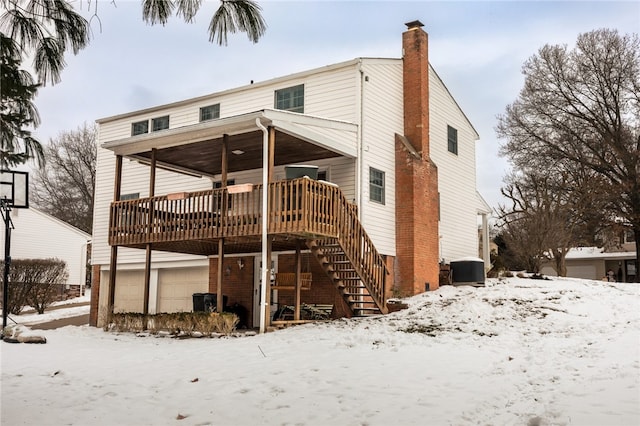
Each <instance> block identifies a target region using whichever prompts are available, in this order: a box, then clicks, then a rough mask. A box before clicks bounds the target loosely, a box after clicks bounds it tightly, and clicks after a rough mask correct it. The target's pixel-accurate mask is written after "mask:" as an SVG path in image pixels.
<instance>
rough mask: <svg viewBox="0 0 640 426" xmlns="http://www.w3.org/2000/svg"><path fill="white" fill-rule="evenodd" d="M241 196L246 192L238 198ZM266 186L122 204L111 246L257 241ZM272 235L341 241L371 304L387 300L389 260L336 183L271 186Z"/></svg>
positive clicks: (114, 208) (115, 213)
mask: <svg viewBox="0 0 640 426" xmlns="http://www.w3.org/2000/svg"><path fill="white" fill-rule="evenodd" d="M237 190H240V192H238V191H237ZM261 212H262V185H260V184H258V185H249V186H248V187H240V186H232V187H227V188H220V189H211V190H206V191H196V192H181V193H175V194H168V195H161V196H156V197H147V198H139V199H134V200H126V201H116V202H113V203H112V204H111V215H110V223H109V243H110V244H111V245H122V246H127V245H129V246H136V245H138V246H139V245H141V244H146V243H156V242H175V241H188V240H208V239H211V240H214V239H217V238H228V237H259V236H260V235H261V231H262V214H261ZM268 220H269V222H268V227H267V229H268V233H269V234H294V235H298V236H300V237H302V238H336V239H337V240H338V242H339V243H340V245H341V247H342V249H343V250H344V252H345V254H346V255H347V257H348V259H349V260H350V261H351V263H352V264H353V266H354V268H355V270H356V272H357V273H358V275H359V276H360V277H361V278H362V281H363V282H364V283H365V285H367V287H368V288H369V291H370V292H371V293H372V296H373V297H377V298H378V299H379V300H381V299H383V297H384V282H385V277H386V275H387V269H386V265H385V262H384V259H383V257H382V256H381V255H380V254H379V253H378V251H377V250H376V248H375V246H374V245H373V242H372V241H371V239H370V238H369V236H368V235H367V233H366V232H365V230H364V227H363V226H362V224H361V223H360V221H359V220H358V215H357V207H356V206H355V205H354V204H352V203H350V202H348V201H347V199H346V198H345V196H344V194H343V193H342V191H341V190H340V189H339V188H338V187H337V186H336V185H333V184H331V183H327V182H320V181H316V180H312V179H308V178H300V179H294V180H286V181H279V182H273V183H270V184H269V206H268Z"/></svg>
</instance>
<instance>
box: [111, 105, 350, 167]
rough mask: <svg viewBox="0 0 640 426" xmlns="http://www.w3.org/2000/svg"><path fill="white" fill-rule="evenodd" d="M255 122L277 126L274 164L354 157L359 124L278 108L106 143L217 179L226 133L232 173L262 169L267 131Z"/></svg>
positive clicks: (135, 157) (124, 152) (138, 157)
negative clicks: (154, 156)
mask: <svg viewBox="0 0 640 426" xmlns="http://www.w3.org/2000/svg"><path fill="white" fill-rule="evenodd" d="M257 122H260V123H261V124H262V125H263V126H265V127H267V126H270V127H272V128H274V129H275V149H274V165H276V166H280V165H286V164H301V163H308V162H312V161H315V160H320V159H325V158H334V157H340V156H347V157H355V156H356V135H357V126H356V125H355V124H351V123H345V122H339V121H335V120H328V119H322V118H318V117H310V116H305V115H301V114H293V113H287V112H284V111H274V110H263V111H257V112H254V113H249V114H244V115H239V116H233V117H227V118H223V119H218V120H211V121H207V122H201V123H197V124H193V125H189V126H184V127H178V128H174V129H168V130H162V131H158V132H152V133H147V134H143V135H138V136H132V137H128V138H125V139H121V140H116V141H111V142H107V143H105V144H104V145H103V147H104V148H107V149H110V150H112V151H113V152H114V153H116V154H119V155H123V156H124V157H127V158H130V159H133V160H138V161H140V162H142V163H147V164H148V163H150V161H151V157H152V152H153V151H152V150H155V152H156V162H157V165H158V167H162V168H168V169H172V170H176V171H182V172H186V173H191V174H196V175H202V176H210V177H213V176H216V175H220V174H221V173H222V161H223V159H222V147H223V140H224V136H225V135H226V136H227V138H228V139H227V140H228V144H227V171H228V172H237V171H241V170H256V169H261V168H262V166H263V158H262V157H263V138H264V133H263V131H262V130H261V129H260V127H259V126H258V124H257ZM328 135H331V136H328ZM234 151H235V153H234Z"/></svg>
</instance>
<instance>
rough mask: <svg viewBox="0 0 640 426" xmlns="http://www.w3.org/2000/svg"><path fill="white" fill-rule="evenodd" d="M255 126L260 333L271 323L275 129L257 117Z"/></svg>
mask: <svg viewBox="0 0 640 426" xmlns="http://www.w3.org/2000/svg"><path fill="white" fill-rule="evenodd" d="M256 126H258V128H259V129H260V130H262V231H261V234H262V235H261V236H262V238H261V239H262V274H261V275H262V277H261V280H260V282H261V285H260V333H264V332H265V331H266V326H267V324H269V325H270V323H271V312H270V308H269V303H270V300H268V299H270V296H271V291H270V290H271V289H270V287H271V242H270V240H269V235H268V232H269V182H271V180H272V179H273V164H274V159H273V151H274V150H273V148H272V146H274V145H275V129H274V128H273V127H269V129H267V128H266V127H265V126H264V125H263V124H262V122H261V121H260V119H259V118H256Z"/></svg>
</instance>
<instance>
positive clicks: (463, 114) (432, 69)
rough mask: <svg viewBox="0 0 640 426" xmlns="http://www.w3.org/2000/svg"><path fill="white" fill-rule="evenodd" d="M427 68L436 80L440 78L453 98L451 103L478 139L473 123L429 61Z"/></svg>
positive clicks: (478, 135)
mask: <svg viewBox="0 0 640 426" xmlns="http://www.w3.org/2000/svg"><path fill="white" fill-rule="evenodd" d="M429 69H430V70H431V71H433V73H434V75H435V76H436V77H437V78H438V80H440V82H441V83H442V86H443V87H444V89H445V90H446V91H447V93H448V94H449V96H450V97H451V99H452V100H453V103H454V104H456V107H458V111H460V113H461V114H462V116H463V117H464V119H465V120H467V123H468V124H469V126H470V127H471V129H472V130H473V133H475V135H476V139H475V140H479V139H480V134H479V133H478V131H477V130H476V128H475V127H473V124H472V123H471V120H469V117H467V114H465V112H464V110H463V109H462V108H461V107H460V104H458V101H457V100H456V97H455V96H453V94H452V93H451V91H450V90H449V88H448V87H447V85H446V84H444V80H443V79H442V78H440V75H439V74H438V73H437V72H436V70H435V68H433V67H432V66H431V63H429Z"/></svg>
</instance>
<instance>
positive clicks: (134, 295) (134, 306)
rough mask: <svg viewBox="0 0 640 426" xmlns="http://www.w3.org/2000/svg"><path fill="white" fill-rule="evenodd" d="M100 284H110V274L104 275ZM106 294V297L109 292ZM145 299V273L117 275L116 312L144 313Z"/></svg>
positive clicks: (133, 272)
mask: <svg viewBox="0 0 640 426" xmlns="http://www.w3.org/2000/svg"><path fill="white" fill-rule="evenodd" d="M103 279H104V281H103ZM100 282H106V283H108V282H109V273H108V272H104V273H103V275H102V276H101V277H100ZM105 288H107V286H105ZM101 293H102V292H101ZM104 293H105V295H106V294H108V292H104ZM101 295H102V294H101ZM143 298H144V271H118V273H117V274H116V294H115V301H114V307H113V310H114V312H142V304H143Z"/></svg>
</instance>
